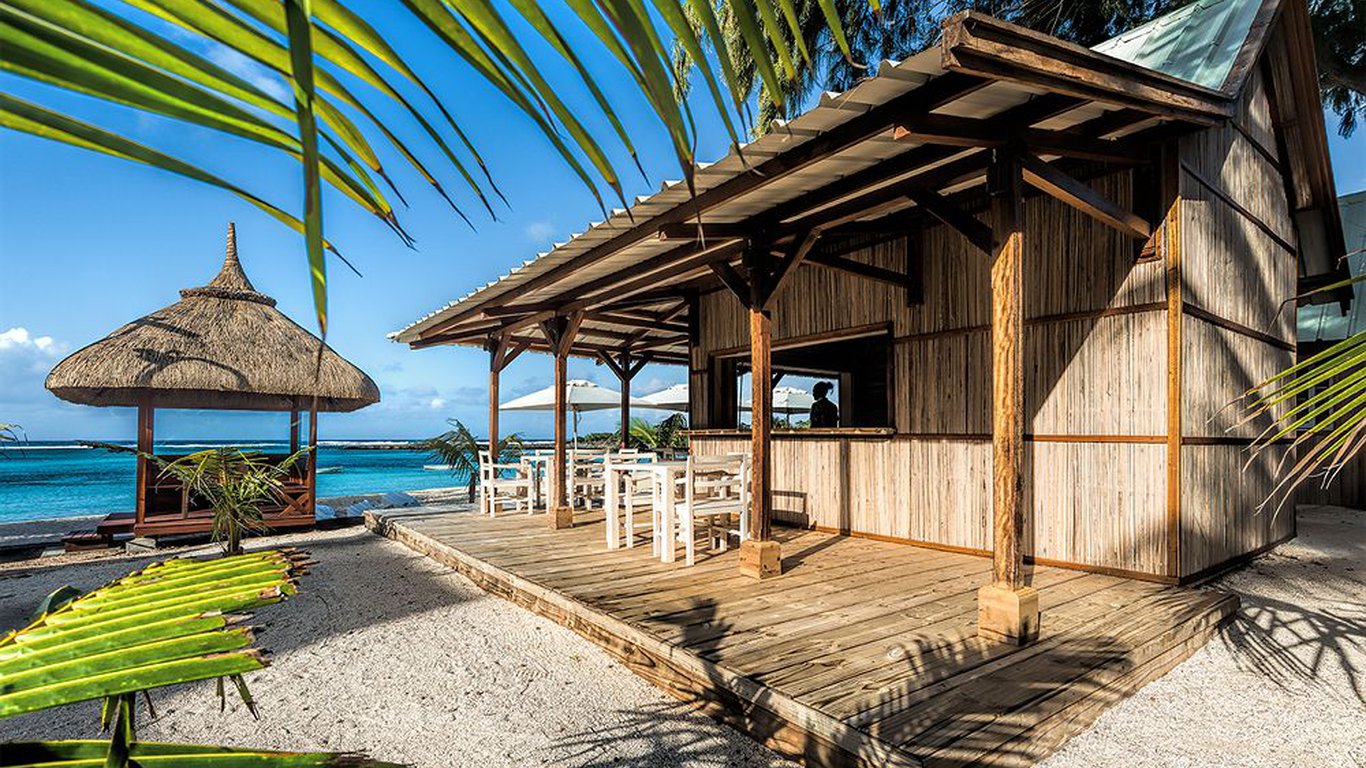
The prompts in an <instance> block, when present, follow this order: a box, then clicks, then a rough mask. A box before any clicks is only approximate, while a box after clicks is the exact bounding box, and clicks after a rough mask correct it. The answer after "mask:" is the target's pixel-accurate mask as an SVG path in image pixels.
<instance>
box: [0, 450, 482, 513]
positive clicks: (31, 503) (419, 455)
mask: <svg viewBox="0 0 1366 768" xmlns="http://www.w3.org/2000/svg"><path fill="white" fill-rule="evenodd" d="M217 445H237V446H240V447H242V448H243V449H244V450H253V451H264V452H268V453H283V452H287V451H288V450H289V446H288V445H287V444H286V443H283V442H270V441H260V442H239V441H232V442H215V441H211V440H184V441H176V440H168V441H166V442H160V441H158V442H157V444H156V446H155V450H156V452H157V453H163V454H182V453H190V452H193V451H196V450H201V449H204V448H211V447H214V446H217ZM393 446H394V443H393V442H388V441H359V440H358V441H321V442H320V443H319V445H318V468H319V470H330V471H323V472H320V474H319V475H318V496H319V497H321V498H326V497H328V496H349V495H353V494H362V493H384V492H387V491H413V490H423V489H427V488H446V487H450V486H463V485H465V484H466V483H467V481H468V478H467V477H465V476H463V475H457V474H455V473H452V472H450V471H448V470H428V469H423V465H424V464H435V463H436V460H435V459H433V458H432V457H431V456H429V455H427V454H425V453H423V452H421V451H415V450H411V449H407V448H395V447H393ZM133 464H134V462H133V457H132V456H131V455H129V454H126V453H119V452H114V451H108V450H103V449H99V448H89V447H85V446H81V445H79V444H76V443H70V442H62V443H57V442H52V443H44V442H40V441H33V442H28V443H22V444H19V445H9V446H4V447H0V524H4V523H12V522H19V521H23V520H48V519H52V518H59V517H78V516H82V515H104V514H108V513H110V512H128V511H132V509H133V490H134V489H133V480H134V467H133Z"/></svg>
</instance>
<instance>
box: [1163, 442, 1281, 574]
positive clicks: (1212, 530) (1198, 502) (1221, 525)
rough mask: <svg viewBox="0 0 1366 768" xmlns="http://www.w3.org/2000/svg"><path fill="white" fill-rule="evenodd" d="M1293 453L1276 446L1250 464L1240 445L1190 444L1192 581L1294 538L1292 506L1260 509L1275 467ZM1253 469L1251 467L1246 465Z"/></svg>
mask: <svg viewBox="0 0 1366 768" xmlns="http://www.w3.org/2000/svg"><path fill="white" fill-rule="evenodd" d="M1286 450H1287V449H1285V448H1281V447H1273V448H1271V449H1268V450H1266V451H1264V452H1262V453H1261V454H1259V455H1257V456H1256V457H1253V458H1252V460H1251V462H1249V461H1248V460H1249V456H1248V453H1247V451H1246V449H1245V448H1244V447H1242V446H1237V445H1187V446H1183V447H1182V449H1181V451H1182V453H1181V457H1182V459H1181V495H1182V501H1181V574H1182V575H1183V576H1189V575H1191V574H1195V573H1199V572H1201V571H1204V570H1207V569H1210V568H1213V567H1216V566H1219V565H1221V564H1223V563H1226V562H1228V561H1230V560H1233V559H1235V558H1238V557H1241V556H1243V555H1245V554H1247V553H1250V552H1255V551H1257V550H1258V549H1261V548H1263V547H1266V546H1268V545H1270V544H1272V543H1275V542H1277V541H1281V540H1283V539H1285V538H1287V537H1289V536H1291V535H1292V534H1293V533H1294V530H1295V513H1294V510H1293V508H1291V507H1290V506H1289V505H1287V507H1286V508H1284V509H1282V510H1281V511H1280V512H1279V513H1277V512H1276V511H1275V509H1274V508H1272V507H1268V508H1266V509H1261V510H1259V509H1258V506H1259V505H1260V504H1261V503H1262V502H1263V500H1265V499H1266V498H1267V497H1268V496H1269V495H1270V493H1271V490H1272V488H1273V486H1274V466H1275V463H1276V462H1278V461H1280V459H1281V458H1282V456H1284V453H1285V451H1286ZM1244 464H1247V466H1244Z"/></svg>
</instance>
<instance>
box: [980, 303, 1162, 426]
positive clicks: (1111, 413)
mask: <svg viewBox="0 0 1366 768" xmlns="http://www.w3.org/2000/svg"><path fill="white" fill-rule="evenodd" d="M1166 318H1167V316H1166V313H1165V312H1158V311H1151V312H1138V313H1131V314H1122V315H1112V316H1108V317H1101V318H1097V319H1086V320H1073V321H1068V322H1056V323H1047V324H1039V325H1032V326H1028V327H1026V328H1025V408H1026V412H1027V413H1029V414H1032V421H1031V423H1030V426H1029V427H1028V431H1030V432H1032V433H1033V434H1038V435H1156V434H1161V433H1162V432H1164V431H1165V430H1166V414H1167V407H1166V397H1167V372H1166V369H1165V366H1163V365H1162V364H1161V363H1162V362H1163V361H1165V360H1166V358H1167V320H1166ZM989 361H990V358H988V362H989Z"/></svg>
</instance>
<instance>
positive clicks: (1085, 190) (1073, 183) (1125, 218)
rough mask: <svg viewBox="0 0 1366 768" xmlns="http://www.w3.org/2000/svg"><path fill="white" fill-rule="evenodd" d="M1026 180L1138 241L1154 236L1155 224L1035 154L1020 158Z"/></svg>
mask: <svg viewBox="0 0 1366 768" xmlns="http://www.w3.org/2000/svg"><path fill="white" fill-rule="evenodd" d="M1020 167H1021V170H1022V173H1023V177H1024V180H1025V183H1027V184H1029V185H1030V186H1032V187H1035V188H1036V189H1039V190H1040V191H1043V192H1046V193H1047V194H1048V195H1050V196H1052V197H1055V198H1057V199H1058V200H1060V201H1062V202H1064V203H1066V204H1067V205H1070V206H1072V207H1073V208H1076V209H1077V210H1078V211H1081V212H1082V213H1084V214H1086V215H1087V216H1090V217H1091V218H1093V219H1095V220H1096V221H1099V222H1101V223H1102V224H1105V225H1106V226H1109V227H1112V228H1114V229H1117V230H1119V231H1120V232H1122V233H1123V234H1126V235H1128V236H1129V237H1132V238H1135V239H1138V240H1147V239H1148V238H1150V237H1152V234H1153V228H1152V225H1151V224H1149V223H1148V222H1147V221H1145V220H1144V219H1143V217H1141V216H1139V215H1138V214H1135V213H1133V212H1131V211H1127V210H1125V209H1123V208H1121V207H1120V206H1119V205H1117V204H1116V203H1114V202H1112V201H1111V200H1110V199H1108V198H1106V197H1105V196H1104V195H1102V194H1100V193H1099V192H1097V191H1095V190H1094V189H1091V188H1090V187H1088V186H1087V185H1085V184H1083V183H1082V182H1080V181H1078V180H1076V179H1074V178H1072V177H1071V176H1069V175H1067V174H1066V173H1064V172H1063V171H1062V170H1060V169H1058V168H1056V167H1054V166H1052V165H1049V164H1048V163H1045V162H1044V161H1042V160H1040V159H1039V158H1037V157H1035V156H1033V155H1026V156H1024V157H1022V158H1020Z"/></svg>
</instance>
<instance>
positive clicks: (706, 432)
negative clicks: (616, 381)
mask: <svg viewBox="0 0 1366 768" xmlns="http://www.w3.org/2000/svg"><path fill="white" fill-rule="evenodd" d="M689 436H690V437H691V438H692V439H694V440H741V439H747V438H748V437H749V430H747V429H698V430H693V431H692V432H690V433H689ZM773 438H774V439H781V440H810V441H819V440H885V441H889V442H890V441H893V440H907V441H915V440H925V441H939V442H943V441H961V442H965V443H989V442H991V433H989V432H974V433H965V432H893V431H891V430H888V429H861V430H860V429H848V430H846V429H831V430H816V429H793V430H776V429H775V430H773ZM1025 441H1026V442H1032V443H1125V444H1132V445H1164V444H1166V442H1167V436H1166V435H1033V434H1029V433H1025ZM1254 442H1255V441H1254V439H1253V438H1250V437H1235V436H1232V435H1187V436H1185V437H1182V438H1181V444H1182V445H1196V446H1201V445H1252V444H1253V443H1254ZM1292 442H1294V441H1293V439H1291V438H1284V439H1281V440H1277V441H1276V444H1278V445H1289V444H1290V443H1292Z"/></svg>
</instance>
